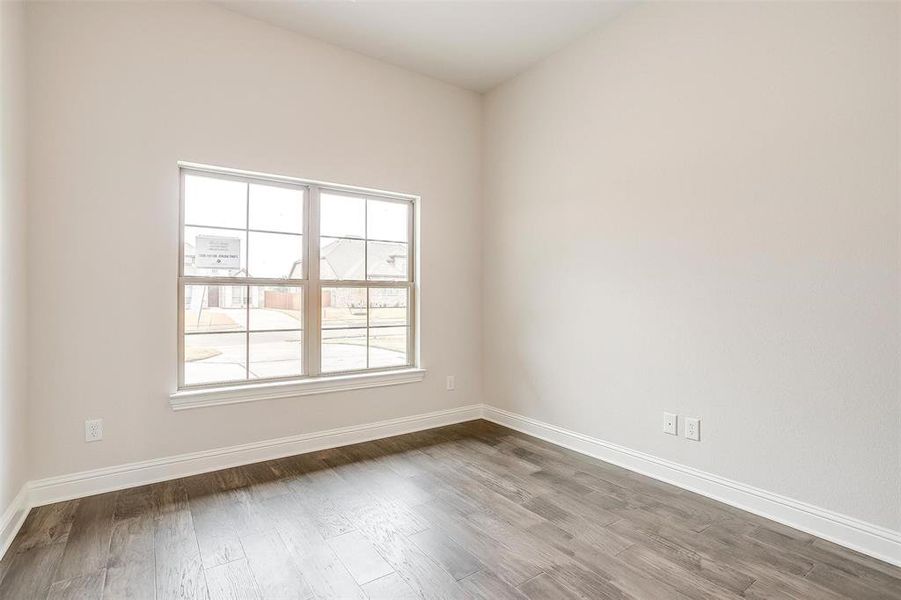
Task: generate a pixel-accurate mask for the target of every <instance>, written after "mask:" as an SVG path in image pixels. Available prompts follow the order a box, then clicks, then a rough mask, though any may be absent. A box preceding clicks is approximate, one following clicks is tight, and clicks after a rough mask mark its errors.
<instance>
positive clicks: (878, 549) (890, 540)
mask: <svg viewBox="0 0 901 600" xmlns="http://www.w3.org/2000/svg"><path fill="white" fill-rule="evenodd" d="M478 418H485V419H487V420H489V421H493V422H495V423H498V424H500V425H504V426H506V427H509V428H511V429H515V430H517V431H521V432H523V433H526V434H529V435H532V436H535V437H537V438H541V439H543V440H546V441H549V442H551V443H553V444H557V445H559V446H563V447H565V448H569V449H571V450H575V451H577V452H580V453H582V454H586V455H588V456H592V457H594V458H598V459H600V460H603V461H606V462H609V463H612V464H615V465H619V466H621V467H624V468H626V469H629V470H632V471H635V472H637V473H641V474H643V475H647V476H648V477H653V478H654V479H659V480H661V481H665V482H667V483H671V484H673V485H676V486H678V487H681V488H684V489H687V490H690V491H693V492H696V493H699V494H702V495H704V496H707V497H709V498H713V499H714V500H719V501H720V502H724V503H726V504H729V505H731V506H735V507H737V508H741V509H743V510H747V511H748V512H752V513H754V514H757V515H760V516H762V517H765V518H768V519H772V520H773V521H777V522H779V523H783V524H785V525H789V526H791V527H795V528H797V529H800V530H802V531H806V532H808V533H810V534H813V535H816V536H818V537H821V538H824V539H827V540H829V541H832V542H835V543H837V544H841V545H842V546H846V547H848V548H851V549H853V550H857V551H858V552H862V553H864V554H867V555H870V556H873V557H874V558H878V559H880V560H884V561H886V562H889V563H893V564H896V565H899V566H901V532H898V531H893V530H890V529H887V528H884V527H880V526H877V525H873V524H871V523H866V522H864V521H860V520H858V519H855V518H853V517H848V516H846V515H842V514H839V513H836V512H832V511H829V510H826V509H823V508H819V507H816V506H813V505H810V504H807V503H804V502H800V501H798V500H794V499H791V498H786V497H784V496H780V495H779V494H774V493H772V492H768V491H766V490H761V489H759V488H755V487H752V486H749V485H745V484H743V483H739V482H737V481H732V480H730V479H726V478H725V477H720V476H718V475H713V474H711V473H705V472H703V471H700V470H698V469H694V468H692V467H687V466H685V465H680V464H678V463H674V462H671V461H668V460H664V459H661V458H657V457H655V456H651V455H649V454H645V453H642V452H638V451H636V450H632V449H629V448H625V447H623V446H619V445H617V444H612V443H610V442H605V441H603V440H599V439H596V438H592V437H590V436H587V435H583V434H580V433H577V432H574V431H569V430H567V429H564V428H562V427H557V426H555V425H550V424H548V423H543V422H541V421H538V420H536V419H532V418H529V417H525V416H522V415H518V414H515V413H512V412H509V411H506V410H502V409H499V408H494V407H492V406H488V405H478V404H477V405H471V406H464V407H460V408H452V409H448V410H442V411H437V412H432V413H426V414H422V415H414V416H410V417H401V418H399V419H391V420H387V421H379V422H376V423H367V424H363V425H355V426H351V427H341V428H338V429H330V430H327V431H320V432H315V433H305V434H301V435H295V436H289V437H284V438H278V439H274V440H266V441H262V442H253V443H250V444H241V445H238V446H230V447H227V448H219V449H215V450H207V451H203V452H193V453H190V454H181V455H178V456H170V457H167V458H160V459H154V460H147V461H142V462H136V463H130V464H125V465H118V466H114V467H107V468H103V469H94V470H91V471H83V472H80V473H73V474H70V475H63V476H60V477H50V478H47V479H40V480H36V481H31V482H29V483H28V484H26V485H25V486H23V488H22V491H20V492H19V494H18V495H17V496H16V498H15V499H14V500H13V502H12V503H11V504H10V506H9V507H8V508H7V509H6V511H5V512H4V513H3V515H2V517H0V557H2V556H3V554H4V553H5V552H6V549H7V548H8V547H9V544H10V543H11V542H12V540H13V538H14V537H15V535H16V533H17V532H18V530H19V528H20V527H21V525H22V522H23V521H24V520H25V517H26V515H27V514H28V510H29V509H30V508H31V507H34V506H42V505H44V504H50V503H53V502H61V501H63V500H71V499H73V498H81V497H84V496H90V495H93V494H100V493H103V492H111V491H115V490H120V489H125V488H129V487H134V486H139V485H146V484H149V483H156V482H158V481H165V480H168V479H176V478H179V477H187V476H190V475H196V474H198V473H207V472H210V471H216V470H219V469H225V468H229V467H235V466H240V465H246V464H251V463H255V462H260V461H264V460H271V459H275V458H283V457H285V456H293V455H295V454H303V453H305V452H315V451H317V450H324V449H326V448H334V447H337V446H344V445H347V444H355V443H359V442H365V441H369V440H375V439H380V438H385V437H391V436H394V435H400V434H404V433H411V432H413V431H421V430H423V429H431V428H433V427H441V426H443V425H451V424H454V423H462V422H464V421H471V420H473V419H478Z"/></svg>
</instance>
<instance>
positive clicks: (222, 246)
mask: <svg viewBox="0 0 901 600" xmlns="http://www.w3.org/2000/svg"><path fill="white" fill-rule="evenodd" d="M196 240H197V241H196V246H195V247H194V252H195V254H194V266H195V267H197V268H198V269H240V268H241V238H236V237H221V236H218V235H198V236H197V238H196Z"/></svg>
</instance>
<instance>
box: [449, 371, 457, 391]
mask: <svg viewBox="0 0 901 600" xmlns="http://www.w3.org/2000/svg"><path fill="white" fill-rule="evenodd" d="M456 388H457V384H456V381H455V380H454V376H453V375H448V376H447V391H449V392H452V391H454V390H455V389H456Z"/></svg>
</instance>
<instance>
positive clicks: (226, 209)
mask: <svg viewBox="0 0 901 600" xmlns="http://www.w3.org/2000/svg"><path fill="white" fill-rule="evenodd" d="M185 224H186V225H202V226H206V227H237V228H239V229H244V228H245V227H246V226H247V184H246V183H243V182H240V181H232V180H229V179H214V178H212V177H200V176H198V175H185Z"/></svg>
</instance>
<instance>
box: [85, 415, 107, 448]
mask: <svg viewBox="0 0 901 600" xmlns="http://www.w3.org/2000/svg"><path fill="white" fill-rule="evenodd" d="M102 439H103V419H88V420H87V421H85V422H84V441H86V442H99V441H100V440H102Z"/></svg>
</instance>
